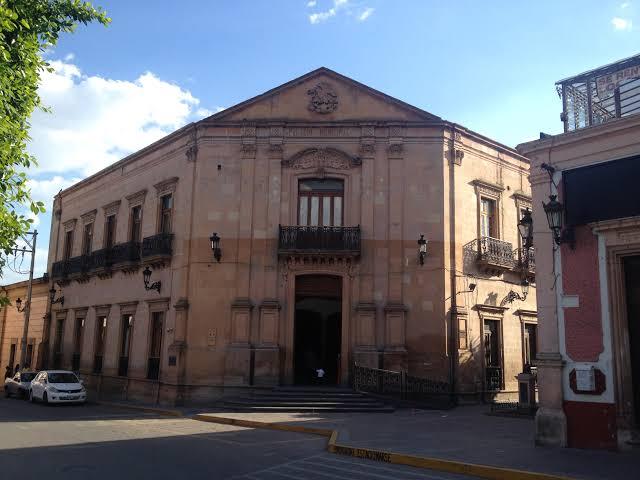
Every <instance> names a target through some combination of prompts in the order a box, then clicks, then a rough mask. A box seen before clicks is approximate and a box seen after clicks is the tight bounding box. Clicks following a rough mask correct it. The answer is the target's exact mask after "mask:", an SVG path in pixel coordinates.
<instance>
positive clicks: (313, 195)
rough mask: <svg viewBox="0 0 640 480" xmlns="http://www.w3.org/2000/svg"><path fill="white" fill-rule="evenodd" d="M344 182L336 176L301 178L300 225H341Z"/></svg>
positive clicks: (299, 192) (299, 194)
mask: <svg viewBox="0 0 640 480" xmlns="http://www.w3.org/2000/svg"><path fill="white" fill-rule="evenodd" d="M343 198H344V182H343V181H342V180H337V179H334V178H326V179H316V178H313V179H307V180H300V182H299V184H298V225H302V226H313V227H315V226H324V227H341V226H342V220H343V213H342V205H343Z"/></svg>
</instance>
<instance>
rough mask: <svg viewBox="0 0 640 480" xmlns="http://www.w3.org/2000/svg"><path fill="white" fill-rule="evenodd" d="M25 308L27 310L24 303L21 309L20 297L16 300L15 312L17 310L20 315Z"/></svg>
mask: <svg viewBox="0 0 640 480" xmlns="http://www.w3.org/2000/svg"><path fill="white" fill-rule="evenodd" d="M27 303H28V302H27ZM26 308H27V304H26V303H25V305H24V307H23V306H22V299H21V298H20V297H18V298H17V299H16V310H18V312H20V313H22V312H24V311H25V310H26Z"/></svg>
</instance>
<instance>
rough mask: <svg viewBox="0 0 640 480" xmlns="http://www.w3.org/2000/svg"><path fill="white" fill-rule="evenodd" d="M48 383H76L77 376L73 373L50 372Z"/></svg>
mask: <svg viewBox="0 0 640 480" xmlns="http://www.w3.org/2000/svg"><path fill="white" fill-rule="evenodd" d="M47 377H48V379H49V383H78V377H76V376H75V375H74V374H73V373H50V374H48V376H47Z"/></svg>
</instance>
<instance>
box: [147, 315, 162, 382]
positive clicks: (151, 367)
mask: <svg viewBox="0 0 640 480" xmlns="http://www.w3.org/2000/svg"><path fill="white" fill-rule="evenodd" d="M162 325H163V313H162V312H153V313H152V314H151V338H150V341H149V361H148V363H147V378H148V379H149V380H157V379H158V377H159V375H160V357H161V353H162Z"/></svg>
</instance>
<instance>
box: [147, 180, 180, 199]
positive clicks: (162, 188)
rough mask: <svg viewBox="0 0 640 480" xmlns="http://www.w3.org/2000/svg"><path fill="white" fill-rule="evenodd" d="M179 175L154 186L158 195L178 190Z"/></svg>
mask: <svg viewBox="0 0 640 480" xmlns="http://www.w3.org/2000/svg"><path fill="white" fill-rule="evenodd" d="M178 180H179V179H178V177H171V178H167V179H166V180H163V181H161V182H158V183H156V184H155V185H154V186H153V187H154V188H155V189H156V192H157V193H158V196H162V195H166V194H167V193H173V192H175V191H176V186H177V184H178Z"/></svg>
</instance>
